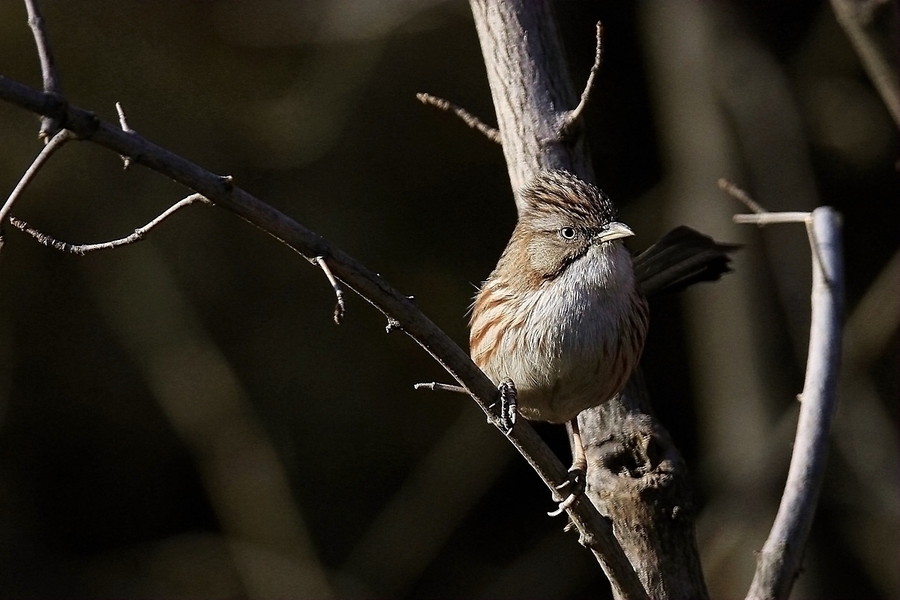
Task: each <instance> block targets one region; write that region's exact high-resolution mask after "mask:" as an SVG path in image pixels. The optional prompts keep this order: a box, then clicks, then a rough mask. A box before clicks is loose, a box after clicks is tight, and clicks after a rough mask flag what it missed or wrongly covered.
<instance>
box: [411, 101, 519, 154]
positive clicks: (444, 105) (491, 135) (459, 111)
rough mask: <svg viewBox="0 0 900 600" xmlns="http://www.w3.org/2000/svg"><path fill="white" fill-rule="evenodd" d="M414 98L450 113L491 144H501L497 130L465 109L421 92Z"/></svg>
mask: <svg viewBox="0 0 900 600" xmlns="http://www.w3.org/2000/svg"><path fill="white" fill-rule="evenodd" d="M416 98H418V99H419V102H421V103H422V104H430V105H431V106H434V107H436V108H439V109H441V110H445V111H447V112H452V113H453V114H455V115H456V116H457V117H459V118H460V119H462V122H463V123H465V124H466V125H468V126H469V127H471V128H472V129H477V130H478V131H480V132H481V133H483V134H484V136H485V137H486V138H487V139H489V140H491V141H492V142H496V143H497V144H500V143H502V142H501V140H500V132H499V131H498V130H497V129H495V128H493V127H491V126H490V125H487V124H485V123H484V122H483V121H482V120H481V119H479V118H478V117H476V116H475V115H473V114H472V113H470V112H469V111H467V110H466V109H464V108H462V107H461V106H457V105H456V104H453V103H452V102H448V101H447V100H444V99H443V98H438V97H437V96H432V95H431V94H425V93H422V92H420V93H418V94H416Z"/></svg>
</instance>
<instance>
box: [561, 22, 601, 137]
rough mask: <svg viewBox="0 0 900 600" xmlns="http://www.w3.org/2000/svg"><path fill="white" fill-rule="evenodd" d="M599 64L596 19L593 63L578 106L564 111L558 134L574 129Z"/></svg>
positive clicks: (589, 93) (599, 36) (599, 46)
mask: <svg viewBox="0 0 900 600" xmlns="http://www.w3.org/2000/svg"><path fill="white" fill-rule="evenodd" d="M601 65H603V23H601V22H600V21H597V49H596V50H595V51H594V64H593V66H592V67H591V72H590V74H589V75H588V78H587V82H586V83H585V85H584V91H582V92H581V99H580V100H579V101H578V106H576V107H575V108H574V109H572V110H570V111H569V112H568V113H566V116H565V118H564V119H563V122H562V125H561V126H560V128H559V134H560V136H562V137H566V136H569V135H571V133H572V131H574V129H575V125H576V124H577V123H578V122H579V119H581V114H582V113H583V112H584V109H585V107H587V103H588V99H590V97H591V90H592V89H593V88H594V79H596V77H597V73H599V72H600V67H601Z"/></svg>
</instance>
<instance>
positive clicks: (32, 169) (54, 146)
mask: <svg viewBox="0 0 900 600" xmlns="http://www.w3.org/2000/svg"><path fill="white" fill-rule="evenodd" d="M71 137H72V135H71V133H70V132H69V131H68V130H66V129H63V130H62V131H60V132H59V133H57V134H56V135H54V136H53V138H52V139H51V140H50V141H49V142H47V145H46V146H44V147H43V148H41V151H40V152H39V153H38V155H37V156H36V157H35V159H34V160H33V161H32V163H31V165H30V166H29V167H28V169H27V170H26V171H25V174H24V175H22V178H21V179H19V182H18V183H17V184H16V187H15V188H13V191H12V192H10V194H9V197H8V198H7V199H6V202H4V203H3V206H2V207H0V250H2V249H3V224H4V223H5V222H6V220H7V219H8V218H9V213H10V211H12V209H13V206H15V205H16V201H17V200H18V199H19V197H20V196H21V195H22V192H24V191H25V188H27V187H28V184H29V183H31V181H32V180H33V179H34V178H35V176H36V175H37V174H38V172H39V171H40V170H41V167H43V166H44V164H45V163H46V162H47V160H48V159H49V158H50V157H51V156H53V153H54V152H56V151H57V150H58V149H60V148H61V147H62V145H63V144H65V143H66V142H67V141H69V140H70V139H71Z"/></svg>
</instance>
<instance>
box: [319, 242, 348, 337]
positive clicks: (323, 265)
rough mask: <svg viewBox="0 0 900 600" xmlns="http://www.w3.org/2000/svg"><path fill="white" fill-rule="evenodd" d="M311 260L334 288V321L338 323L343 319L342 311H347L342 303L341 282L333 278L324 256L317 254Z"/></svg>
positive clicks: (342, 291)
mask: <svg viewBox="0 0 900 600" xmlns="http://www.w3.org/2000/svg"><path fill="white" fill-rule="evenodd" d="M313 262H314V263H316V264H317V265H319V268H320V269H322V272H323V273H325V277H326V278H327V279H328V283H330V284H331V288H332V289H333V290H334V295H335V297H336V298H337V303H336V304H335V305H334V322H335V323H336V324H337V325H340V324H341V323H342V322H343V321H344V313H345V312H347V307H346V306H345V305H344V290H342V289H341V284H340V283H338V280H337V279H335V277H334V274H333V273H332V272H331V269H330V268H329V267H328V262H326V260H325V257H324V256H317V257H316V258H315V259H314V260H313Z"/></svg>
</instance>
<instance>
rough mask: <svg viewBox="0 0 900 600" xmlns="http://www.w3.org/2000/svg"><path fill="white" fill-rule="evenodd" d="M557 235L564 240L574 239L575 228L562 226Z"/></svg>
mask: <svg viewBox="0 0 900 600" xmlns="http://www.w3.org/2000/svg"><path fill="white" fill-rule="evenodd" d="M559 235H560V236H562V239H564V240H574V239H575V228H574V227H563V228H562V229H560V230H559Z"/></svg>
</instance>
